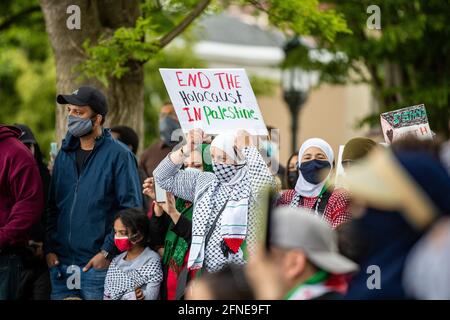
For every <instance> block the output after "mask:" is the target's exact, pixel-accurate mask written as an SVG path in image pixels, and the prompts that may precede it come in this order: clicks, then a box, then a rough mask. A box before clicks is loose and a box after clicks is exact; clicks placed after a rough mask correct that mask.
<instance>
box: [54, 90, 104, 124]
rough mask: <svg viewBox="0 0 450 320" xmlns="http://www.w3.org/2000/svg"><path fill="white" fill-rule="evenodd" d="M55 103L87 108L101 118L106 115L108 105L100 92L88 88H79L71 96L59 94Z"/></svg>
mask: <svg viewBox="0 0 450 320" xmlns="http://www.w3.org/2000/svg"><path fill="white" fill-rule="evenodd" d="M56 102H58V103H59V104H73V105H74V106H89V107H91V109H92V110H94V111H95V112H96V113H98V114H100V115H102V116H103V117H104V116H105V115H106V114H107V113H108V104H107V103H106V98H105V96H104V95H103V93H101V92H100V90H98V89H96V88H94V87H90V86H81V87H79V88H78V89H77V90H75V91H74V92H72V94H59V95H58V96H57V97H56Z"/></svg>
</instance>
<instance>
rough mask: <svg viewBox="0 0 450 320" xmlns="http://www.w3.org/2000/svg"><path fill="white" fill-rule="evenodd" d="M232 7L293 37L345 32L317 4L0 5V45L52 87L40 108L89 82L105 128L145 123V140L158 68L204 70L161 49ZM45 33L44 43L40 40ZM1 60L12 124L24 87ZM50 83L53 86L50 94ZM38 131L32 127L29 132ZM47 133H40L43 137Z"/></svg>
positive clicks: (281, 0)
mask: <svg viewBox="0 0 450 320" xmlns="http://www.w3.org/2000/svg"><path fill="white" fill-rule="evenodd" d="M231 4H238V5H241V6H246V7H250V8H253V9H254V12H255V14H258V13H267V14H268V16H269V20H270V23H271V24H272V25H274V26H276V27H278V28H281V29H283V30H285V31H287V32H291V33H292V32H295V33H299V34H308V35H314V36H318V35H322V36H323V37H324V38H325V39H327V40H328V41H334V39H335V38H336V37H337V35H338V34H340V33H346V32H349V30H348V29H347V27H346V24H345V21H344V19H343V17H342V16H341V15H340V14H337V13H336V12H334V11H333V10H328V9H327V10H324V9H323V8H321V7H320V6H319V1H318V0H267V1H266V0H265V1H256V0H252V1H251V0H248V1H243V0H232V1H227V0H164V1H163V0H114V1H111V0H94V1H92V0H39V1H38V0H14V1H13V0H5V1H2V3H1V4H0V13H1V15H0V37H1V39H0V43H2V44H3V43H6V42H7V43H8V46H9V48H12V49H13V50H14V49H17V50H18V51H23V52H24V53H25V57H26V59H28V60H29V61H30V62H31V64H32V65H34V64H36V65H35V67H33V70H34V72H35V74H36V75H38V76H37V78H40V77H39V74H40V72H43V73H42V75H43V77H42V78H40V81H41V82H42V86H44V87H45V88H53V89H52V90H51V91H52V92H51V93H50V92H49V94H48V95H47V94H41V95H40V96H39V97H35V99H36V98H39V99H44V100H42V101H45V103H44V102H43V103H42V104H41V103H38V105H47V104H50V103H51V104H53V106H54V96H55V94H56V92H65V93H67V92H71V91H72V90H73V89H74V88H75V87H77V86H79V85H80V84H82V83H84V84H94V85H96V86H98V87H100V88H102V90H103V91H104V92H105V93H106V95H107V98H108V102H109V106H110V112H109V114H108V116H107V125H114V124H119V123H120V124H125V125H129V126H131V127H133V128H134V129H135V130H136V131H137V132H138V134H139V135H140V136H142V135H143V133H144V119H145V122H146V124H148V125H146V127H145V133H146V134H145V135H146V138H147V139H148V140H149V139H152V138H154V137H156V136H157V128H156V126H155V125H154V124H156V118H157V111H158V110H157V108H156V104H157V103H159V102H160V101H162V100H164V99H165V97H164V95H165V90H163V88H161V86H162V82H161V79H160V78H159V73H158V72H157V69H158V68H159V67H163V66H167V67H200V66H202V65H204V64H202V63H201V62H199V61H197V60H196V59H195V58H192V59H191V57H192V56H191V55H190V53H191V51H189V50H190V49H189V48H186V49H182V50H180V49H171V48H169V49H167V50H165V48H166V47H167V45H168V44H170V43H171V42H172V41H173V40H174V39H176V38H179V37H181V36H184V37H186V34H188V32H189V28H190V26H191V25H192V24H193V23H195V21H196V20H197V19H198V17H200V16H201V15H202V14H216V13H217V12H220V11H221V10H223V9H224V8H226V7H227V6H229V5H231ZM39 5H40V9H41V10H39ZM70 5H77V6H79V8H80V17H79V18H80V21H81V29H74V30H71V29H69V28H68V27H67V25H66V23H67V20H68V19H69V18H71V17H72V18H73V16H72V15H73V12H69V13H67V8H68V7H69V6H70ZM44 22H45V28H44ZM19 27H20V32H19ZM27 32H28V34H27ZM45 35H47V36H48V40H44V39H43V36H44V37H45ZM191 40H192V39H190V40H189V41H191ZM189 41H188V42H189ZM49 47H50V48H51V51H53V57H54V63H55V65H56V68H54V69H53V68H48V65H47V62H48V61H52V60H51V59H52V55H51V54H50V53H49V52H50V50H49ZM18 51H17V52H18ZM172 51H173V52H172ZM5 52H6V51H5ZM2 54H3V55H5V54H6V53H2ZM21 57H23V55H21V54H19V53H17V56H15V57H14V59H18V61H19V60H20V59H21ZM2 61H3V62H4V63H3V64H2V65H1V66H0V77H2V78H0V79H1V81H2V85H3V84H4V86H5V87H4V88H7V90H3V91H2V92H1V93H0V94H3V93H4V95H3V97H7V98H5V100H3V99H2V101H7V102H6V103H5V105H6V107H5V108H8V109H10V111H11V112H10V114H11V117H10V119H17V114H18V113H17V110H18V109H19V108H20V109H23V112H22V111H21V113H23V114H27V113H28V111H25V110H28V109H26V108H25V106H29V105H30V103H29V100H24V99H25V97H23V96H21V95H20V92H19V90H17V89H18V86H17V84H21V85H24V82H23V81H19V79H21V78H22V73H24V72H25V71H24V69H23V68H17V67H14V68H13V66H15V65H17V64H14V63H12V64H11V65H10V66H8V65H7V63H6V59H3V60H2ZM49 63H50V62H49ZM39 65H40V66H39ZM44 66H45V67H44ZM43 68H44V69H43ZM53 72H54V73H53ZM51 75H53V77H52V76H51ZM44 79H45V81H47V82H46V83H44V82H43V81H44ZM52 81H56V90H54V88H55V85H54V82H53V83H52ZM252 83H254V84H255V86H256V87H261V88H264V87H265V88H266V89H267V88H268V87H270V85H271V84H270V83H269V82H268V81H267V80H263V79H258V78H255V79H252ZM155 88H157V90H156V91H155V90H154V89H155ZM19 89H23V88H22V87H21V88H19ZM158 90H159V91H158ZM256 91H258V89H257V90H256ZM263 91H264V90H263ZM155 92H159V94H155ZM266 92H270V91H269V90H266ZM257 93H258V92H257ZM27 94H28V93H27ZM30 94H31V93H30ZM49 97H51V99H50V98H49ZM47 98H48V100H47ZM8 99H9V100H8ZM27 99H28V98H27ZM24 101H26V102H24ZM53 108H54V109H53V110H56V116H55V120H56V128H55V132H56V136H57V141H60V139H61V138H62V137H63V135H64V133H65V131H66V122H65V121H66V117H65V112H64V110H63V109H62V108H56V109H55V106H54V107H53ZM49 109H51V108H49ZM49 109H46V110H49ZM144 110H145V111H144ZM41 111H42V110H40V111H38V112H37V114H40V116H39V115H36V119H39V120H36V121H37V122H36V123H38V122H39V123H46V120H42V119H40V117H42V116H44V115H46V114H45V113H43V112H41ZM143 115H145V116H143ZM21 117H23V116H21ZM24 119H25V118H24ZM47 119H52V117H49V118H47ZM44 127H45V125H40V127H38V126H37V125H36V127H35V128H33V129H35V130H38V129H39V128H44ZM42 130H44V129H42ZM51 130H52V129H51V127H50V128H47V127H45V130H44V131H45V135H47V132H50V131H51ZM38 131H39V130H38ZM37 134H38V135H39V134H40V132H38V133H37ZM147 142H148V141H147ZM46 143H47V142H46Z"/></svg>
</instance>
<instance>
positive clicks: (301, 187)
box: [295, 138, 334, 198]
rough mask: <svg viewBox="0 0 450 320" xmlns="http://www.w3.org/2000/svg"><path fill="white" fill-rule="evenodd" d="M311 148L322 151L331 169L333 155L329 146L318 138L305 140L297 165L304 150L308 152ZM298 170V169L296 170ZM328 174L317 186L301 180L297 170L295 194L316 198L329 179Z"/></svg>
mask: <svg viewBox="0 0 450 320" xmlns="http://www.w3.org/2000/svg"><path fill="white" fill-rule="evenodd" d="M311 147H316V148H319V149H320V150H322V151H323V152H324V153H325V155H326V156H327V158H328V162H329V163H330V166H331V168H333V161H334V153H333V149H332V148H331V146H330V145H329V144H328V142H326V141H325V140H323V139H320V138H311V139H308V140H306V141H305V142H304V143H303V144H302V146H301V147H300V150H299V152H298V163H299V165H300V163H301V160H302V157H303V154H304V153H305V151H306V150H308V149H309V148H311ZM297 170H299V167H298V168H297ZM330 174H331V170H330V173H329V174H328V176H327V178H326V179H325V180H323V181H322V182H321V183H319V184H312V183H309V182H308V181H306V180H305V178H303V175H302V172H301V171H300V170H299V175H298V180H297V184H296V185H295V192H297V193H298V194H300V195H301V196H302V197H310V198H312V197H317V196H318V195H319V194H320V191H322V188H323V186H324V185H325V183H326V181H327V180H328V178H329V177H330Z"/></svg>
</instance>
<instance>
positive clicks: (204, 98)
mask: <svg viewBox="0 0 450 320" xmlns="http://www.w3.org/2000/svg"><path fill="white" fill-rule="evenodd" d="M159 71H160V73H161V76H162V79H163V81H164V85H165V86H166V89H167V92H168V93H169V97H170V100H171V101H172V104H173V106H174V108H175V111H176V113H177V116H178V119H179V120H180V125H181V128H182V129H183V132H184V133H187V132H188V131H189V130H191V129H194V128H200V129H202V130H203V131H204V132H205V133H206V134H219V133H225V132H236V131H237V130H239V129H243V130H246V131H248V132H249V133H250V134H254V135H267V134H268V132H267V128H266V125H265V123H264V120H263V117H262V114H261V111H260V110H259V106H258V102H257V101H256V97H255V94H254V93H253V90H252V87H251V85H250V81H249V79H248V77H247V74H246V72H245V70H244V69H159Z"/></svg>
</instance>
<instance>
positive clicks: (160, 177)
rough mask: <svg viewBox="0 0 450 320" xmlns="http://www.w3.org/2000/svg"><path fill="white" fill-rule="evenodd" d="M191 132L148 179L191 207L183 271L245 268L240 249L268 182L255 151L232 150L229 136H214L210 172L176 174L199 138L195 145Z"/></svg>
mask: <svg viewBox="0 0 450 320" xmlns="http://www.w3.org/2000/svg"><path fill="white" fill-rule="evenodd" d="M195 130H197V131H195ZM195 130H194V131H191V132H190V134H189V136H188V144H187V145H185V146H184V147H183V148H181V149H179V150H177V151H175V152H172V153H171V154H169V156H168V157H167V158H166V159H164V160H163V161H162V162H161V163H160V164H159V166H158V167H157V168H156V169H155V171H154V173H153V175H154V177H155V180H156V182H157V183H158V184H159V185H160V186H161V187H162V188H163V189H165V190H167V191H169V192H172V193H173V194H174V195H175V196H177V197H179V198H183V199H186V200H188V201H190V202H193V203H194V207H193V217H192V242H191V247H190V250H189V260H188V268H189V269H191V270H196V269H201V268H202V267H205V268H206V270H207V271H209V272H214V271H218V270H220V269H221V268H222V267H224V266H225V265H226V264H227V263H229V262H234V263H238V264H244V263H245V257H244V255H245V254H244V251H245V250H243V248H244V249H245V246H246V243H247V242H248V241H249V242H252V241H254V240H255V238H256V234H255V233H256V230H255V229H256V216H257V212H258V210H259V204H258V203H257V201H256V199H257V198H258V194H259V193H260V192H261V190H262V189H263V188H264V187H266V186H267V185H271V186H272V187H273V186H274V180H273V177H272V175H271V173H270V171H269V169H268V168H267V166H266V164H265V162H264V160H263V158H262V156H261V155H260V154H259V152H258V150H257V149H256V148H255V147H254V146H253V145H250V144H249V145H243V146H240V147H238V146H237V145H236V144H235V142H236V135H229V134H223V135H218V136H217V137H216V138H215V139H214V140H213V142H212V144H211V156H212V166H213V170H214V173H209V172H194V171H184V170H180V168H181V164H182V162H183V159H184V158H185V157H186V156H187V155H189V152H190V150H191V149H193V145H194V144H195V143H197V144H198V143H200V142H201V141H202V139H203V132H201V133H200V138H199V137H198V136H197V141H196V142H195V139H196V138H195V135H196V134H197V135H198V133H199V131H198V130H199V129H195ZM200 131H201V130H200ZM213 225H214V227H213V228H212V229H211V226H213ZM210 229H211V233H210V238H209V240H208V243H207V244H206V243H205V242H206V241H205V240H206V236H207V235H208V233H209V230H210Z"/></svg>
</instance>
